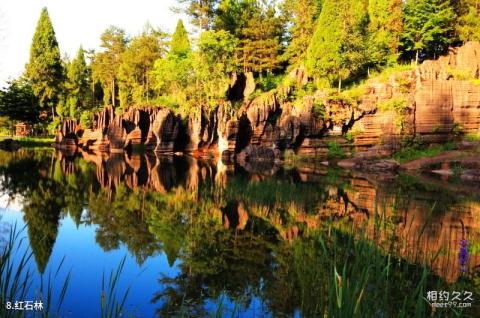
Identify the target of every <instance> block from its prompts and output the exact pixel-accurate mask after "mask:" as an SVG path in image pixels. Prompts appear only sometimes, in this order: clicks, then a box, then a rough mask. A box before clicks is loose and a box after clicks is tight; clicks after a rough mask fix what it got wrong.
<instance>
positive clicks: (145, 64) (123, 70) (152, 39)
mask: <svg viewBox="0 0 480 318" xmlns="http://www.w3.org/2000/svg"><path fill="white" fill-rule="evenodd" d="M165 38H166V34H165V33H164V32H162V31H160V30H157V29H154V28H153V27H151V26H149V25H147V26H146V27H145V29H144V30H143V32H142V33H141V34H139V35H138V36H135V37H133V38H132V39H131V41H130V42H129V43H128V45H127V47H126V49H125V51H124V52H123V53H122V55H121V61H122V62H121V64H120V66H119V70H118V79H119V83H120V90H121V96H122V97H121V100H120V103H121V105H122V108H125V107H127V106H129V105H132V104H137V105H141V104H149V103H150V100H151V99H152V98H154V96H155V92H154V87H155V76H154V74H153V73H152V70H153V67H154V63H155V61H156V60H157V59H160V58H162V57H163V56H165V54H166V51H167V47H166V42H165Z"/></svg>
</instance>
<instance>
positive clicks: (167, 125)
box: [152, 108, 179, 153]
mask: <svg viewBox="0 0 480 318" xmlns="http://www.w3.org/2000/svg"><path fill="white" fill-rule="evenodd" d="M178 125H179V124H178V119H177V117H176V116H175V115H174V114H173V112H172V111H171V110H169V109H166V108H164V109H161V110H159V111H158V112H157V114H156V117H155V120H154V121H153V123H152V132H153V134H154V135H155V138H156V140H157V145H156V147H155V152H161V153H173V151H174V147H175V140H176V139H177V136H178Z"/></svg>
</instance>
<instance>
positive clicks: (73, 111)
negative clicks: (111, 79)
mask: <svg viewBox="0 0 480 318" xmlns="http://www.w3.org/2000/svg"><path fill="white" fill-rule="evenodd" d="M65 91H66V92H65V95H66V100H65V101H64V106H65V109H64V110H63V112H61V111H58V110H57V113H58V114H59V115H60V116H62V117H70V118H76V119H78V118H79V117H80V113H81V112H82V110H84V109H86V108H89V107H91V103H92V101H91V100H90V97H91V95H90V76H89V70H88V67H87V64H86V62H85V52H84V50H83V48H81V47H80V49H79V50H78V53H77V56H76V57H75V59H74V60H73V61H72V62H70V63H69V64H68V65H67V76H66V81H65ZM57 109H58V108H57Z"/></svg>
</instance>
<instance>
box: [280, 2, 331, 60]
mask: <svg viewBox="0 0 480 318" xmlns="http://www.w3.org/2000/svg"><path fill="white" fill-rule="evenodd" d="M323 2H324V1H323V0H298V1H289V0H284V1H283V2H282V14H283V15H284V19H285V20H286V21H288V24H290V27H289V28H288V41H289V44H288V46H287V49H286V50H285V52H284V54H283V56H282V58H283V59H284V60H286V61H288V62H289V64H290V65H297V64H301V63H303V59H304V58H305V54H306V53H307V48H308V43H310V40H311V38H312V35H313V32H314V30H315V22H316V20H317V18H318V16H319V15H320V12H321V11H322V3H323Z"/></svg>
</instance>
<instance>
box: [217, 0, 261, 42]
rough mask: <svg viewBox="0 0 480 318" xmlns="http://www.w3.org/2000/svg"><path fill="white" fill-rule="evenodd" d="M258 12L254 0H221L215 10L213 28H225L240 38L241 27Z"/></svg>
mask: <svg viewBox="0 0 480 318" xmlns="http://www.w3.org/2000/svg"><path fill="white" fill-rule="evenodd" d="M257 12H258V3H257V1H256V0H222V1H221V2H220V4H219V5H218V8H217V10H216V15H215V19H214V29H215V30H225V31H228V32H230V33H231V34H232V35H234V36H235V37H236V38H238V39H241V32H242V29H243V28H245V27H246V25H247V23H248V22H249V20H250V19H251V17H252V16H254V15H255V14H256V13H257Z"/></svg>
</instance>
